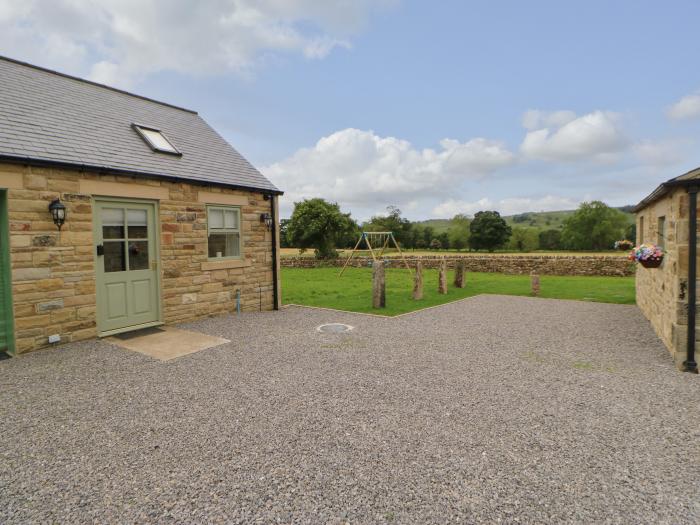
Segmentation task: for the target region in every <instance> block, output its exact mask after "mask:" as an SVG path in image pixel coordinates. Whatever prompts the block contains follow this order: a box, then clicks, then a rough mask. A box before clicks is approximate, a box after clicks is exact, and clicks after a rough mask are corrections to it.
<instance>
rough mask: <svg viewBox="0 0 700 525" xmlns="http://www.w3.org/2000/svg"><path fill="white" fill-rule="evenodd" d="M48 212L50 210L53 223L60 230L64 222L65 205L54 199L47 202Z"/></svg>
mask: <svg viewBox="0 0 700 525" xmlns="http://www.w3.org/2000/svg"><path fill="white" fill-rule="evenodd" d="M49 212H51V217H53V223H54V224H55V225H56V226H58V230H59V231H61V226H63V223H64V222H66V207H65V205H64V204H63V203H62V202H61V200H60V199H54V200H52V201H51V204H49Z"/></svg>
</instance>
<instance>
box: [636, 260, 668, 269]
mask: <svg viewBox="0 0 700 525" xmlns="http://www.w3.org/2000/svg"><path fill="white" fill-rule="evenodd" d="M663 260H664V258H663V257H661V258H660V259H647V260H646V261H639V264H641V265H642V266H644V268H658V267H659V266H661V263H662V262H663Z"/></svg>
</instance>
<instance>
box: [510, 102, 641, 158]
mask: <svg viewBox="0 0 700 525" xmlns="http://www.w3.org/2000/svg"><path fill="white" fill-rule="evenodd" d="M572 117H574V115H573V113H571V112H566V111H558V112H555V113H549V114H535V113H534V112H533V111H532V110H531V111H530V112H528V113H526V116H525V117H524V118H523V123H524V124H526V125H527V126H536V128H531V131H529V132H528V133H527V135H526V136H525V139H524V140H523V142H522V144H521V146H520V151H521V152H522V154H523V155H524V156H525V157H529V158H533V159H541V160H547V161H577V160H595V161H607V160H611V159H612V158H614V156H615V154H616V153H619V152H621V151H623V150H624V149H625V148H626V147H627V145H628V142H627V139H626V138H625V136H624V133H623V131H622V129H621V126H620V122H619V120H620V117H619V116H618V115H617V114H616V113H612V112H610V111H594V112H593V113H588V114H587V115H583V116H581V117H577V118H573V119H572ZM543 125H546V126H547V127H541V126H543Z"/></svg>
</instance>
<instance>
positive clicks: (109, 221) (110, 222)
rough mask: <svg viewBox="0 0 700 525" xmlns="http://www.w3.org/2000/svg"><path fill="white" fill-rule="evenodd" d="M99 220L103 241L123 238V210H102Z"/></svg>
mask: <svg viewBox="0 0 700 525" xmlns="http://www.w3.org/2000/svg"><path fill="white" fill-rule="evenodd" d="M100 219H101V220H102V238H103V239H123V238H124V210H122V209H121V208H102V211H101V212H100Z"/></svg>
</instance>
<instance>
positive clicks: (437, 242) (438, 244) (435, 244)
mask: <svg viewBox="0 0 700 525" xmlns="http://www.w3.org/2000/svg"><path fill="white" fill-rule="evenodd" d="M441 248H442V243H441V242H440V239H433V240H432V241H430V249H431V250H440V249H441Z"/></svg>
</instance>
